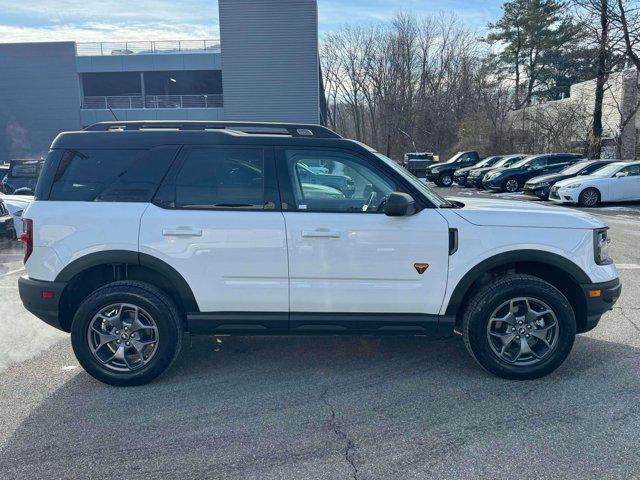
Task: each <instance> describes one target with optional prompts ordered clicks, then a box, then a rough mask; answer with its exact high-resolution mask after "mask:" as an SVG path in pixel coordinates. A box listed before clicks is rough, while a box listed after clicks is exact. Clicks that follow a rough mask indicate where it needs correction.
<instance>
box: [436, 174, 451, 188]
mask: <svg viewBox="0 0 640 480" xmlns="http://www.w3.org/2000/svg"><path fill="white" fill-rule="evenodd" d="M438 181H439V185H440V186H442V187H450V186H451V185H452V184H453V177H452V176H451V175H449V174H447V173H444V174H442V175H440V178H439V179H438Z"/></svg>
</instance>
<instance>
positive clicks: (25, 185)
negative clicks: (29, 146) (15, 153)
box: [0, 160, 42, 195]
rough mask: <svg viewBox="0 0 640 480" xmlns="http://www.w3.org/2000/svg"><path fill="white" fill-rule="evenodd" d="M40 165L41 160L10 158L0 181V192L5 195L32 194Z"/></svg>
mask: <svg viewBox="0 0 640 480" xmlns="http://www.w3.org/2000/svg"><path fill="white" fill-rule="evenodd" d="M41 167H42V161H41V160H12V161H11V162H10V163H9V170H8V171H7V173H6V175H5V176H4V178H3V179H2V182H0V192H1V193H6V194H7V195H11V194H15V195H33V191H34V190H35V188H36V182H37V181H38V175H40V168H41Z"/></svg>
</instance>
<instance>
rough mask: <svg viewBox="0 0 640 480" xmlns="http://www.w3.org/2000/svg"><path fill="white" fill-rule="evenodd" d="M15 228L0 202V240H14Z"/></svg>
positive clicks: (7, 211) (2, 203)
mask: <svg viewBox="0 0 640 480" xmlns="http://www.w3.org/2000/svg"><path fill="white" fill-rule="evenodd" d="M15 239H16V228H15V226H14V224H13V217H12V216H11V215H10V214H9V210H7V206H6V205H5V204H4V202H3V201H2V200H0V240H15Z"/></svg>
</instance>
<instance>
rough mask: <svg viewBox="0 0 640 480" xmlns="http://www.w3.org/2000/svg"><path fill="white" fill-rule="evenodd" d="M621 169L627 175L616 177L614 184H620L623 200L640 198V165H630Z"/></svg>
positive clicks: (616, 185) (616, 186)
mask: <svg viewBox="0 0 640 480" xmlns="http://www.w3.org/2000/svg"><path fill="white" fill-rule="evenodd" d="M620 171H621V172H622V173H624V175H625V176H624V177H621V178H618V179H614V182H613V183H612V185H614V186H615V188H618V186H619V189H620V190H619V192H620V193H621V200H640V165H629V166H628V167H625V168H623V169H622V170H620ZM615 180H617V181H615Z"/></svg>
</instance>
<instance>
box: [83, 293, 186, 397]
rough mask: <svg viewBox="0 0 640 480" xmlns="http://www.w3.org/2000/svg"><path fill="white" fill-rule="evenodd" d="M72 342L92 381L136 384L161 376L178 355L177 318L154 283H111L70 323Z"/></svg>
mask: <svg viewBox="0 0 640 480" xmlns="http://www.w3.org/2000/svg"><path fill="white" fill-rule="evenodd" d="M71 343H72V346H73V350H74V353H75V354H76V358H77V359H78V362H80V365H82V367H83V368H84V369H85V370H86V371H87V372H88V373H89V374H90V375H91V376H92V377H94V378H95V379H97V380H100V381H101V382H104V383H108V384H110V385H117V386H128V385H140V384H143V383H147V382H150V381H151V380H153V379H155V378H156V377H158V376H159V375H160V374H162V373H163V372H164V371H165V370H166V369H167V368H169V366H170V365H171V363H172V362H173V361H174V360H175V358H176V357H177V355H178V353H179V352H180V347H181V345H182V322H181V315H180V313H179V312H178V310H177V308H176V306H175V304H174V303H173V301H172V300H171V299H170V298H169V297H168V296H167V295H166V294H164V293H163V292H162V291H161V290H159V289H157V288H156V287H154V286H152V285H149V284H146V283H144V282H135V281H122V282H114V283H111V284H108V285H106V286H104V287H102V288H100V289H98V290H96V291H95V292H94V293H92V294H91V295H90V296H89V297H87V298H86V299H85V300H84V301H83V302H82V304H81V305H80V307H79V308H78V310H77V312H76V314H75V316H74V319H73V323H72V325H71Z"/></svg>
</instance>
